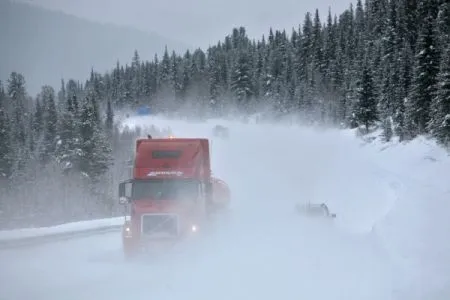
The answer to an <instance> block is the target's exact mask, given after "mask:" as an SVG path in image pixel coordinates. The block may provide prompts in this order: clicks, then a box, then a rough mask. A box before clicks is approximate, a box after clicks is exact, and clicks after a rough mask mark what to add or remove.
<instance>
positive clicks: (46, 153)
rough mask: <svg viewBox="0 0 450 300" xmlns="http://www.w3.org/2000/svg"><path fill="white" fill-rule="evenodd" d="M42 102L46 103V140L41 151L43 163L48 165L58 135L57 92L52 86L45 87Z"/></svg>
mask: <svg viewBox="0 0 450 300" xmlns="http://www.w3.org/2000/svg"><path fill="white" fill-rule="evenodd" d="M41 98H42V101H43V102H44V103H45V108H44V109H45V114H44V139H43V144H42V151H41V153H40V154H41V160H42V162H43V163H44V164H45V163H48V162H49V161H50V159H51V158H52V156H53V154H54V152H55V147H56V137H57V134H58V127H57V126H58V115H57V110H56V103H55V91H54V90H53V88H52V87H50V86H43V87H42V92H41Z"/></svg>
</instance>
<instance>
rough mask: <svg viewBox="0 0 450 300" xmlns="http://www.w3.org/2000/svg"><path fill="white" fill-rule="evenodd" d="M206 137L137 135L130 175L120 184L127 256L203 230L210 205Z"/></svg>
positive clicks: (210, 193) (210, 185) (211, 192)
mask: <svg viewBox="0 0 450 300" xmlns="http://www.w3.org/2000/svg"><path fill="white" fill-rule="evenodd" d="M212 185H213V181H212V180H211V169H210V157H209V142H208V140H207V139H186V138H183V139H175V138H168V139H151V138H147V139H139V140H137V141H136V152H135V159H134V165H133V177H132V178H131V179H129V180H126V181H123V182H121V183H120V184H119V202H120V203H121V204H123V205H125V207H126V210H127V212H126V215H129V219H126V220H125V224H124V228H123V236H122V237H123V246H124V251H125V254H126V255H129V254H132V253H134V252H136V250H138V248H140V247H141V246H143V245H149V244H151V243H154V242H163V241H168V242H173V241H176V240H178V239H180V238H183V237H187V236H189V235H192V234H196V233H197V231H199V230H201V229H202V228H203V226H204V224H205V222H206V220H207V218H208V214H209V212H210V211H211V210H212V206H213V191H212Z"/></svg>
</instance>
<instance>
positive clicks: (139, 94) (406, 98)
mask: <svg viewBox="0 0 450 300" xmlns="http://www.w3.org/2000/svg"><path fill="white" fill-rule="evenodd" d="M88 72H89V70H87V75H88V76H87V78H88V80H86V82H84V83H80V82H76V81H74V80H68V81H67V82H66V81H65V80H62V83H61V87H60V89H59V91H55V89H54V88H53V87H51V86H43V87H42V91H41V93H40V94H39V95H38V96H37V97H30V96H29V95H28V94H27V91H26V81H25V78H24V77H23V76H22V75H21V74H19V73H17V72H12V73H11V76H10V78H9V80H8V81H7V82H5V83H0V195H1V196H0V228H11V227H22V226H38V225H50V224H55V223H62V222H68V221H73V220H80V219H90V218H99V217H108V216H112V215H116V214H118V213H119V212H120V209H119V207H118V205H117V203H116V202H117V199H116V198H117V197H116V191H117V184H118V181H119V180H122V179H124V178H125V177H127V176H128V174H129V173H128V172H129V169H128V165H127V161H128V159H130V157H131V156H132V147H130V145H132V144H133V141H134V139H135V138H136V137H137V136H138V135H140V133H139V132H132V131H125V132H119V130H118V128H117V126H116V125H115V122H114V117H115V113H114V112H120V111H123V110H129V109H132V110H134V109H136V108H137V107H139V106H141V105H150V107H151V108H152V110H153V111H154V112H157V113H162V114H166V115H171V116H173V117H177V118H189V117H194V116H195V117H203V118H208V117H218V116H220V117H223V116H227V115H241V116H245V115H250V114H253V113H262V114H261V115H262V118H263V119H265V120H280V119H283V118H284V117H287V116H289V117H292V116H295V117H296V118H297V119H298V120H300V121H301V122H302V123H304V124H308V125H326V126H339V127H342V128H356V127H359V128H361V131H362V132H363V133H364V132H369V131H370V130H372V129H373V128H374V126H379V127H381V128H382V130H383V137H384V139H385V140H386V141H389V140H391V139H392V138H393V137H396V138H398V139H400V140H401V141H408V140H411V139H413V138H415V137H416V136H418V135H423V134H425V135H428V136H431V137H432V138H434V139H436V140H437V141H438V143H440V144H441V145H442V146H444V147H449V146H450V3H449V2H448V1H445V0H366V1H365V2H364V3H363V2H362V1H361V0H358V1H357V3H356V5H355V6H353V5H352V6H350V7H349V9H347V10H346V11H345V12H343V13H342V14H341V15H339V16H334V15H333V14H332V13H331V12H329V15H328V18H327V20H325V22H323V21H322V20H320V18H319V12H318V11H316V12H315V13H313V14H310V13H307V14H306V16H305V17H304V21H303V23H302V24H301V25H300V26H299V27H298V28H294V29H292V31H291V32H289V33H287V32H286V31H273V30H272V29H270V31H269V33H268V35H267V36H264V37H262V38H261V39H260V40H257V41H256V40H250V39H249V38H248V37H247V35H246V31H245V28H243V27H240V28H235V29H233V31H232V33H231V34H230V35H229V36H227V37H225V39H224V40H223V41H221V42H219V43H218V44H217V45H214V46H211V47H209V48H208V49H207V50H206V51H203V50H201V49H197V50H196V51H194V52H193V53H191V52H189V51H187V52H186V53H184V54H182V55H181V54H177V53H175V52H170V51H169V50H168V49H166V51H165V53H164V55H163V56H162V57H157V56H155V57H154V58H153V60H147V61H143V60H141V58H140V55H139V53H138V51H136V52H135V53H134V55H133V56H132V60H131V63H129V64H125V65H123V64H121V63H120V62H117V65H116V66H115V68H114V69H113V70H112V71H111V72H109V73H106V74H99V73H97V72H95V70H91V72H90V75H89V73H88ZM155 130H157V129H155ZM155 133H156V134H157V132H156V131H155Z"/></svg>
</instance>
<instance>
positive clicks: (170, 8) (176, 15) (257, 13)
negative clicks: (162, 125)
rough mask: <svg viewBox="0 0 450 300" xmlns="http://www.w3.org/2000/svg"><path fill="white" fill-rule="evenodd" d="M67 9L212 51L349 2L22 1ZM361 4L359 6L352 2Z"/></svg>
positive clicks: (336, 9)
mask: <svg viewBox="0 0 450 300" xmlns="http://www.w3.org/2000/svg"><path fill="white" fill-rule="evenodd" d="M22 1H26V2H33V3H36V4H39V5H42V6H44V7H46V8H49V9H54V10H62V11H64V12H67V13H70V14H74V15H76V16H80V17H84V18H87V19H90V20H95V21H98V22H109V23H114V24H121V25H129V26H132V27H134V28H139V29H142V30H145V31H152V32H156V33H158V34H160V35H163V36H166V37H170V38H173V39H176V40H180V41H183V42H185V43H187V44H190V45H193V46H195V47H207V46H208V45H210V44H214V43H216V42H217V41H218V40H222V39H223V37H224V36H225V35H226V34H228V33H230V32H231V29H232V28H233V27H234V26H245V27H246V28H247V29H248V33H249V36H251V37H255V38H260V36H261V35H262V34H264V33H267V32H268V29H269V27H273V28H275V29H283V28H285V29H287V30H288V32H290V29H291V28H292V27H295V28H298V24H299V23H303V19H304V16H305V13H306V12H307V11H310V12H314V10H315V9H316V8H317V9H319V12H320V13H321V17H322V21H323V22H324V21H325V17H326V16H327V14H328V9H329V8H331V10H332V13H333V14H337V15H339V14H340V13H341V12H342V11H344V10H345V9H346V8H348V7H349V5H350V3H351V2H352V1H350V0H316V1H300V0H279V1H268V0H248V1H240V0H192V1H184V0H164V1H161V0H77V1H73V0H22ZM353 2H354V4H356V1H353Z"/></svg>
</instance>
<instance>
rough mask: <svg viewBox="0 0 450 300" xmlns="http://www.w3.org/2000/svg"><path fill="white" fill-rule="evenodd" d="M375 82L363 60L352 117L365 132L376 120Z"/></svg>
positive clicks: (368, 66) (366, 63)
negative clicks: (363, 127) (362, 126)
mask: <svg viewBox="0 0 450 300" xmlns="http://www.w3.org/2000/svg"><path fill="white" fill-rule="evenodd" d="M374 86H375V83H374V79H373V74H372V71H371V67H370V65H369V62H368V61H367V59H366V61H365V63H364V66H363V71H362V77H361V79H360V80H359V82H358V89H357V92H358V99H357V102H356V103H355V106H354V111H353V113H354V118H355V121H356V122H357V123H358V124H359V125H364V126H365V129H366V132H369V128H370V126H371V125H372V124H373V123H374V122H375V121H377V120H378V112H377V97H376V94H375V93H374V91H375V88H374Z"/></svg>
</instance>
